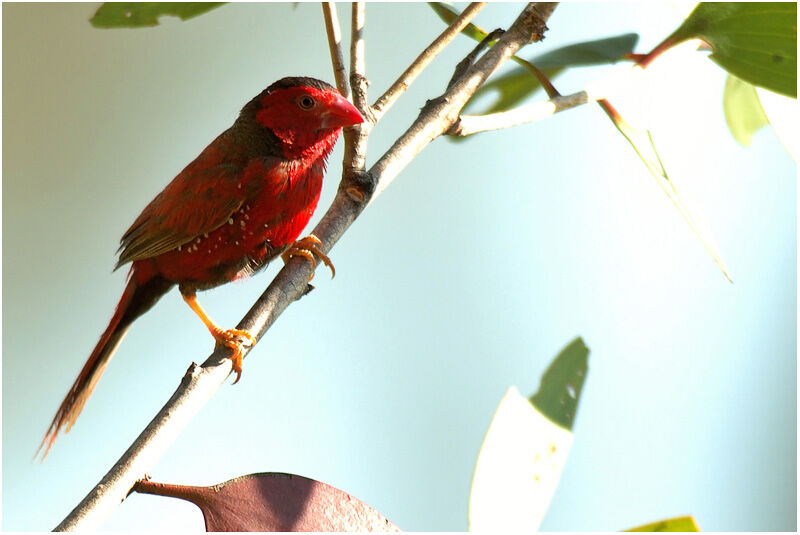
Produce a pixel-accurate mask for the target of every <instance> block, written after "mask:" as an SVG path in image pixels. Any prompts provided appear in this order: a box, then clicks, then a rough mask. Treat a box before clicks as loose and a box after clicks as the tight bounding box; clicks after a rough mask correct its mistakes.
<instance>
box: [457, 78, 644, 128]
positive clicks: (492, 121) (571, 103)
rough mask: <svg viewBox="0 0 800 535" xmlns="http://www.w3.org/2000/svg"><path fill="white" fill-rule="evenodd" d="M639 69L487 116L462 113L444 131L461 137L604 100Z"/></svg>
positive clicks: (625, 83)
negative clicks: (566, 93) (572, 91)
mask: <svg viewBox="0 0 800 535" xmlns="http://www.w3.org/2000/svg"><path fill="white" fill-rule="evenodd" d="M642 72H643V69H642V67H640V66H639V65H634V66H632V67H630V68H626V69H625V70H623V71H621V72H617V73H615V74H614V75H613V76H610V77H607V78H605V79H602V80H599V81H596V82H593V83H591V84H589V85H588V86H586V89H584V90H583V91H578V92H577V93H573V94H571V95H563V96H561V95H559V96H556V97H553V98H551V99H549V100H543V101H539V102H533V103H531V104H525V105H522V106H518V107H516V108H514V109H511V110H508V111H504V112H498V113H489V114H487V115H462V116H461V117H459V119H458V121H457V122H456V123H455V124H454V125H453V127H452V128H451V129H450V130H449V131H448V132H447V133H448V134H449V135H453V136H462V137H463V136H470V135H472V134H477V133H479V132H487V131H490V130H501V129H503V128H511V127H514V126H519V125H523V124H527V123H532V122H535V121H540V120H542V119H546V118H547V117H550V116H551V115H554V114H556V113H558V112H561V111H564V110H568V109H571V108H574V107H576V106H580V105H582V104H587V103H589V102H596V101H599V100H603V99H605V98H607V97H608V96H609V95H611V94H613V93H614V92H615V91H616V90H617V89H618V88H620V87H626V86H628V87H629V86H630V85H631V84H633V83H635V79H636V78H637V77H639V76H641V75H642Z"/></svg>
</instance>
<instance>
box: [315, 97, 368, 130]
mask: <svg viewBox="0 0 800 535" xmlns="http://www.w3.org/2000/svg"><path fill="white" fill-rule="evenodd" d="M363 122H364V117H362V116H361V113H359V111H358V109H357V108H356V107H355V106H353V105H352V104H350V101H349V100H347V99H346V98H344V97H343V96H341V95H336V100H334V101H333V102H331V103H330V104H328V107H327V109H326V110H325V111H324V112H323V114H322V125H321V126H322V128H341V127H344V126H352V125H354V124H359V123H363Z"/></svg>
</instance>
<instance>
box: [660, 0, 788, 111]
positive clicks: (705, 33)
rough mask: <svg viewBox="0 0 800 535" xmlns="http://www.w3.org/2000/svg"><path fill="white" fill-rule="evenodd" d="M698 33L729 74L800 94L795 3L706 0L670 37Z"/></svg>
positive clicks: (680, 38) (683, 37) (677, 38)
mask: <svg viewBox="0 0 800 535" xmlns="http://www.w3.org/2000/svg"><path fill="white" fill-rule="evenodd" d="M696 37H699V38H700V39H703V40H704V41H706V42H707V43H708V44H709V45H711V48H712V50H713V53H712V54H711V59H712V60H714V61H715V62H716V63H717V64H719V66H720V67H722V68H723V69H725V70H726V71H728V72H729V73H731V74H733V75H735V76H736V77H738V78H741V79H742V80H744V81H746V82H749V83H751V84H753V85H757V86H760V87H764V88H766V89H769V90H770V91H775V92H777V93H782V94H784V95H788V96H791V97H794V98H797V3H796V2H786V3H783V2H740V3H738V2H737V3H730V2H702V3H700V4H698V5H697V7H696V8H695V9H694V10H693V11H692V12H691V13H690V14H689V16H688V17H687V18H686V20H685V21H683V24H681V25H680V26H679V27H678V29H677V30H675V31H674V32H673V33H672V35H671V36H670V37H668V38H667V40H666V41H668V42H670V43H671V44H673V45H674V44H677V43H679V42H681V41H685V40H687V39H693V38H696Z"/></svg>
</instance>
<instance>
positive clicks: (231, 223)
mask: <svg viewBox="0 0 800 535" xmlns="http://www.w3.org/2000/svg"><path fill="white" fill-rule="evenodd" d="M228 224H229V225H233V218H232V217H229V218H228Z"/></svg>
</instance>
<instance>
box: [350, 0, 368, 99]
mask: <svg viewBox="0 0 800 535" xmlns="http://www.w3.org/2000/svg"><path fill="white" fill-rule="evenodd" d="M365 17H366V6H365V4H364V2H356V3H354V4H353V10H352V38H351V41H350V83H351V84H352V85H353V103H354V104H355V105H356V107H357V108H358V109H366V108H367V78H366V72H367V67H366V54H365V52H364V49H365V45H364V19H365Z"/></svg>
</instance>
